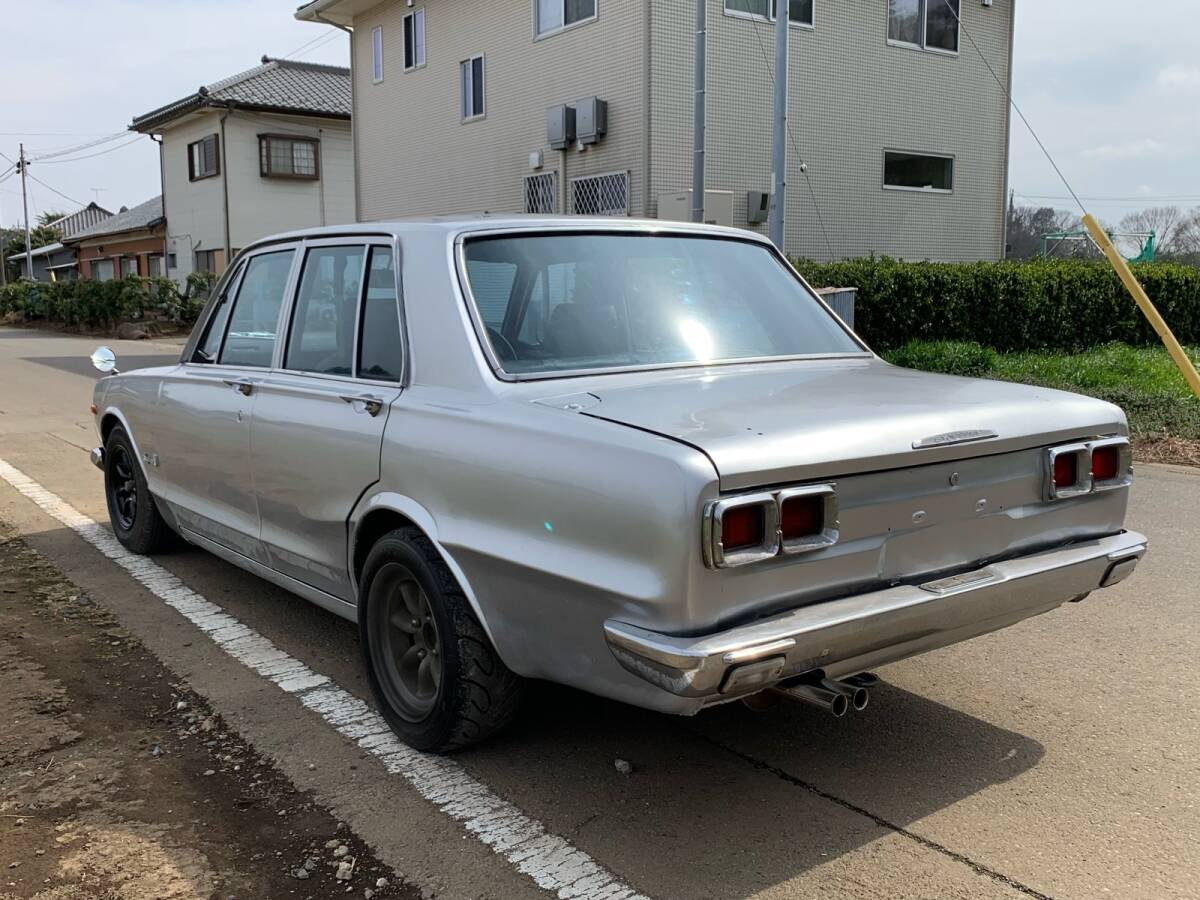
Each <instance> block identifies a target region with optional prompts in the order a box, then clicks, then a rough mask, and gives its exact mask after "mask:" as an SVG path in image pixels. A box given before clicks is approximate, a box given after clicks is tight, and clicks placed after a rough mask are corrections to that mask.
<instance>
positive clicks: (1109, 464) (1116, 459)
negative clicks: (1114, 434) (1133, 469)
mask: <svg viewBox="0 0 1200 900" xmlns="http://www.w3.org/2000/svg"><path fill="white" fill-rule="evenodd" d="M1120 473H1121V452H1120V450H1119V449H1118V448H1117V447H1098V448H1096V450H1095V451H1094V452H1093V453H1092V478H1093V479H1095V480H1096V481H1112V480H1113V479H1115V478H1116V477H1117V476H1118V475H1119V474H1120ZM1056 483H1057V481H1056Z"/></svg>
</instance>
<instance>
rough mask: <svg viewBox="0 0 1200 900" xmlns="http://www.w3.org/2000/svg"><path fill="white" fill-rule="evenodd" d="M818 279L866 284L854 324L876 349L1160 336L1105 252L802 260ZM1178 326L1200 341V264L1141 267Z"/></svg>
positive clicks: (1143, 341)
mask: <svg viewBox="0 0 1200 900" xmlns="http://www.w3.org/2000/svg"><path fill="white" fill-rule="evenodd" d="M795 265H796V268H797V269H798V270H799V271H800V273H801V274H802V275H804V276H805V278H807V279H808V281H809V282H810V283H811V284H812V285H813V286H814V287H854V288H857V289H858V298H857V303H856V307H855V313H854V315H855V327H856V330H857V331H858V333H859V334H860V335H862V337H863V338H864V339H865V340H866V341H867V343H868V344H870V345H871V346H872V347H873V348H874V349H875V350H877V351H880V352H883V351H887V350H894V349H896V348H899V347H902V346H903V345H905V344H907V343H908V342H909V341H912V340H927V341H934V340H950V341H975V342H978V343H980V344H983V345H985V346H989V347H994V348H995V349H997V350H1001V351H1010V350H1041V349H1052V350H1067V351H1075V350H1080V349H1084V348H1088V347H1094V346H1097V345H1100V344H1107V343H1110V342H1113V341H1122V342H1124V343H1126V344H1132V345H1137V346H1146V345H1152V344H1157V343H1158V337H1157V335H1156V334H1155V333H1154V329H1153V328H1151V327H1150V324H1149V323H1148V322H1147V321H1146V320H1145V317H1143V316H1142V314H1141V311H1140V310H1139V309H1138V308H1137V305H1136V304H1135V303H1134V302H1133V298H1131V297H1130V296H1129V294H1128V292H1127V291H1126V290H1125V287H1124V285H1122V284H1121V282H1120V280H1119V279H1118V278H1117V276H1116V273H1114V272H1113V271H1112V269H1111V267H1110V266H1109V265H1108V263H1107V262H1105V261H1102V260H1101V261H1089V260H1034V261H1031V262H978V263H933V262H901V261H898V260H894V259H889V258H886V257H885V258H881V259H854V260H847V261H845V262H836V263H817V262H813V261H811V260H796V261H795ZM1134 270H1135V272H1136V273H1137V276H1138V278H1139V279H1140V280H1141V282H1142V284H1143V285H1144V286H1145V288H1146V291H1147V293H1148V294H1149V295H1150V297H1151V299H1152V300H1153V301H1154V302H1155V304H1156V305H1157V306H1158V309H1159V312H1161V313H1162V315H1163V317H1164V318H1166V320H1167V322H1168V323H1169V324H1170V326H1171V328H1172V330H1173V331H1174V332H1175V334H1176V336H1177V337H1178V338H1179V339H1180V341H1182V342H1183V343H1186V344H1200V269H1197V268H1194V267H1191V266H1185V265H1181V264H1178V263H1170V262H1156V263H1141V264H1138V265H1137V266H1135V267H1134Z"/></svg>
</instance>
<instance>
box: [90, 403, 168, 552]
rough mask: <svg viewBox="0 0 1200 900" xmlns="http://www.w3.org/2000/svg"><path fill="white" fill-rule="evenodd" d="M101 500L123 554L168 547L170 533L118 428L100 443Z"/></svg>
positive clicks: (124, 435)
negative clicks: (102, 494)
mask: <svg viewBox="0 0 1200 900" xmlns="http://www.w3.org/2000/svg"><path fill="white" fill-rule="evenodd" d="M104 497H105V500H107V502H108V518H109V521H110V522H111V523H112V530H113V533H114V534H115V535H116V536H117V540H118V541H120V542H121V546H123V547H124V548H125V549H126V550H130V551H132V552H133V553H139V554H142V555H145V554H149V553H157V552H158V551H159V550H162V549H164V548H165V547H167V546H168V545H169V544H170V542H171V539H172V537H173V532H172V531H171V528H170V526H169V525H167V523H166V520H165V519H163V517H162V514H161V513H160V512H159V511H158V506H157V505H156V504H155V500H154V497H153V495H151V493H150V488H149V487H148V486H147V484H146V476H145V474H143V472H142V467H141V465H140V464H139V463H138V457H137V451H136V450H134V449H133V441H131V440H130V439H129V435H128V434H126V432H125V429H124V428H122V427H121V426H120V425H118V426H116V427H115V428H113V430H112V431H111V432H109V435H108V440H107V441H105V442H104Z"/></svg>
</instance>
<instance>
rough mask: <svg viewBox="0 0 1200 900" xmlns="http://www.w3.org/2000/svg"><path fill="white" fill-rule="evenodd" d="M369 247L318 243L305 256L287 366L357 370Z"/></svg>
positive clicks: (322, 372)
mask: <svg viewBox="0 0 1200 900" xmlns="http://www.w3.org/2000/svg"><path fill="white" fill-rule="evenodd" d="M365 255H366V248H365V247H317V248H315V249H312V250H309V251H308V255H307V256H306V257H305V259H304V274H303V275H301V277H300V293H299V295H298V296H297V297H296V306H295V309H294V310H293V312H292V328H291V332H290V335H289V337H288V347H287V357H286V359H285V360H284V368H285V369H295V370H296V371H299V372H315V373H317V374H319V375H351V374H353V372H354V325H355V315H356V313H357V310H358V298H359V296H360V294H361V291H362V276H363V257H364V256H365Z"/></svg>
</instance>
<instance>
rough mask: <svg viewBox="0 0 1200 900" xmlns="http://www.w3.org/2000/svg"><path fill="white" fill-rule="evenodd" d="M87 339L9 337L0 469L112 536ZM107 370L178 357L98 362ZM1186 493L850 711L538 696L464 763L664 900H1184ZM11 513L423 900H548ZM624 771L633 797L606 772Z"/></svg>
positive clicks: (127, 349) (329, 634) (283, 627)
mask: <svg viewBox="0 0 1200 900" xmlns="http://www.w3.org/2000/svg"><path fill="white" fill-rule="evenodd" d="M96 343H97V342H96V341H95V340H88V339H81V338H69V337H62V336H52V335H39V334H35V333H31V332H27V331H16V330H5V329H0V460H4V461H7V462H8V463H9V464H10V465H11V466H14V467H16V468H17V469H19V470H21V471H22V472H24V473H25V474H26V475H28V476H29V477H30V478H32V479H34V480H35V481H36V482H37V483H38V484H40V485H41V486H43V487H44V488H46V489H47V490H49V491H52V492H54V494H56V495H57V496H59V497H61V498H62V499H63V500H65V501H66V502H67V503H69V504H71V505H72V506H73V507H75V508H76V509H77V510H79V511H81V512H83V513H84V514H86V515H88V516H91V517H92V518H94V519H96V520H97V521H101V522H105V521H107V520H106V516H105V513H104V500H103V495H102V491H101V476H100V474H99V473H98V472H97V471H96V470H95V469H93V468H92V467H91V466H90V465H89V464H88V462H87V459H86V455H85V452H84V451H86V450H87V449H90V448H91V447H92V446H94V445H95V443H96V441H95V437H94V433H93V429H92V423H91V417H90V415H89V414H88V409H87V407H88V404H89V402H90V385H91V381H92V375H90V374H88V372H87V369H86V368H83V367H80V366H79V365H77V364H75V363H73V362H71V361H72V360H78V359H83V358H85V357H86V356H87V355H88V354H89V353H90V351H91V349H92V348H93V346H94V345H95V344H96ZM111 346H113V348H114V349H115V350H116V352H117V354H118V358H119V359H132V358H134V357H137V358H142V357H148V358H152V357H154V356H156V355H161V356H163V357H164V358H168V357H171V356H174V355H175V354H177V352H178V347H177V345H174V344H152V343H146V342H139V343H130V344H123V343H121V342H111ZM1197 510H1200V471H1194V470H1190V469H1179V468H1171V467H1165V466H1142V467H1139V469H1138V472H1137V481H1136V484H1135V486H1134V489H1133V496H1132V505H1131V512H1130V526H1131V527H1133V528H1136V529H1138V530H1139V531H1142V532H1144V533H1146V534H1147V535H1148V536H1149V538H1150V542H1151V549H1150V554H1149V556H1148V557H1147V558H1146V560H1145V561H1144V562H1143V564H1142V566H1141V567H1140V568H1139V570H1138V572H1137V573H1136V575H1135V576H1134V577H1133V578H1132V579H1130V580H1129V581H1127V582H1125V583H1124V584H1121V585H1119V586H1118V587H1116V588H1114V589H1111V590H1109V591H1104V592H1101V593H1099V594H1095V595H1093V597H1092V598H1091V599H1089V600H1088V601H1087V602H1085V603H1083V604H1078V605H1069V606H1067V607H1065V608H1062V609H1059V610H1057V611H1055V612H1053V613H1050V614H1049V615H1046V616H1043V617H1040V618H1038V619H1034V620H1031V621H1029V622H1026V623H1023V624H1021V625H1019V626H1017V627H1015V628H1012V629H1009V630H1007V631H1004V632H1001V633H999V634H996V635H991V636H988V637H985V638H981V639H978V640H976V641H972V642H969V643H967V644H963V645H959V646H957V647H953V648H949V649H947V650H943V651H939V652H937V653H934V654H930V655H928V656H925V657H922V658H919V659H916V660H910V661H907V662H904V663H900V664H897V665H894V666H890V667H887V668H886V669H883V670H881V671H880V673H879V674H880V675H881V676H882V677H883V679H884V682H885V684H883V685H882V686H881V687H880V688H879V689H877V690H876V691H875V692H874V693H873V695H872V704H871V707H870V708H869V709H868V710H867V711H866V712H864V713H862V714H859V715H852V716H850V717H848V718H847V719H844V720H840V721H835V720H832V719H829V718H827V717H825V716H824V715H822V714H821V713H819V712H817V711H815V710H809V709H806V708H801V707H795V706H790V705H785V706H781V707H778V708H776V709H774V710H772V711H770V712H768V713H762V714H754V713H750V712H749V711H747V710H744V709H742V708H740V707H724V708H720V709H717V710H713V711H710V712H708V713H706V714H704V715H701V716H699V717H697V718H694V719H687V720H685V719H674V718H668V717H665V716H658V715H652V714H649V713H646V712H642V711H639V710H634V709H629V708H626V707H622V706H619V705H617V704H614V703H610V702H607V701H603V700H599V699H596V698H593V697H590V696H587V695H584V694H580V693H576V692H573V691H568V690H565V689H560V688H555V687H550V686H545V687H538V688H537V689H536V690H535V691H534V692H533V696H532V698H531V701H530V702H529V703H528V704H527V706H526V709H525V711H524V713H523V714H522V717H521V719H520V720H519V721H518V722H517V724H516V727H514V728H512V729H511V730H510V731H509V732H507V733H506V734H505V735H504V736H502V737H501V738H500V739H499V740H496V741H493V742H492V743H490V744H488V745H486V746H484V747H481V748H477V749H474V750H471V751H469V752H467V753H463V754H460V755H459V756H458V757H456V759H457V761H458V763H460V764H461V766H462V767H463V768H464V769H465V770H466V772H467V773H469V775H470V776H472V777H473V778H474V779H475V780H476V781H477V782H479V783H481V784H482V785H485V786H486V787H487V788H490V790H491V791H492V792H494V794H495V795H497V796H499V797H500V798H503V800H506V801H508V802H509V803H511V804H512V805H514V806H515V807H517V808H518V809H519V810H520V811H521V812H523V813H524V814H525V815H526V816H528V817H529V818H530V819H531V820H535V821H536V822H539V823H541V825H542V826H544V828H545V829H546V831H547V832H548V833H550V834H553V835H558V836H561V837H562V838H564V839H565V840H566V841H568V842H569V843H570V845H571V846H573V847H574V848H577V849H578V850H580V851H582V852H583V853H586V854H588V856H590V858H591V859H592V860H595V861H596V862H597V863H598V864H599V865H601V866H603V867H604V868H605V869H607V870H608V872H610V873H612V874H613V875H614V876H615V877H616V878H617V879H619V881H620V883H622V884H624V885H627V886H630V887H632V888H633V889H636V890H637V891H638V892H641V893H642V894H644V895H646V896H649V897H656V898H703V897H749V896H754V897H771V898H774V897H810V896H813V897H821V898H843V897H844V898H863V897H930V898H934V897H937V898H942V897H971V898H975V897H985V898H987V897H1013V898H1020V897H1053V898H1093V897H1101V896H1111V897H1137V898H1143V897H1147V898H1173V897H1200V687H1198V682H1200V679H1198V677H1197V661H1198V660H1200V604H1198V603H1197V600H1198V599H1200V597H1198V595H1197V590H1196V587H1195V571H1196V568H1197V564H1198V563H1200V541H1198V540H1197V533H1198V529H1197V526H1196V521H1197V519H1196V517H1197ZM0 517H3V518H5V519H7V520H9V521H10V522H13V523H15V524H16V525H17V527H18V528H19V529H20V530H21V532H22V533H23V534H24V535H25V536H26V538H27V540H28V541H29V542H30V543H31V544H32V545H33V546H35V547H36V548H37V549H39V550H41V551H42V552H44V553H46V554H47V555H48V556H49V557H50V558H51V559H52V560H53V561H54V562H55V563H56V564H57V565H58V566H60V567H61V568H62V569H63V571H64V572H65V573H66V574H67V575H68V577H70V578H72V579H73V580H75V581H76V582H77V583H79V584H80V585H81V586H83V587H85V588H86V589H87V590H89V592H90V593H91V595H92V596H93V597H94V598H95V599H96V600H98V601H99V602H101V603H103V604H105V605H107V606H109V607H110V608H111V609H112V610H113V611H114V612H115V613H116V614H117V616H118V617H119V618H120V619H121V621H122V622H123V623H124V624H125V625H126V627H128V628H130V629H131V630H132V631H134V632H135V633H136V634H137V635H138V636H139V637H140V638H141V639H142V640H143V641H144V642H145V643H146V645H147V646H149V647H150V648H151V649H152V650H153V651H154V652H155V653H156V654H157V655H158V656H159V657H160V659H162V661H163V662H164V663H165V664H166V665H167V666H168V667H169V668H171V669H173V670H174V671H175V672H176V673H177V674H178V675H180V676H181V677H182V678H184V679H186V680H187V682H188V683H189V685H190V686H191V687H192V688H194V689H195V690H196V691H197V692H199V693H200V694H202V695H204V696H205V697H207V698H208V700H209V702H210V703H211V704H212V705H213V706H214V707H215V708H216V709H217V710H218V711H220V712H221V713H222V714H223V715H224V716H225V717H226V718H227V720H228V721H229V722H230V723H231V724H232V725H233V726H234V727H236V728H237V729H238V730H239V731H240V732H241V734H242V735H243V736H244V737H245V738H246V739H247V740H248V741H250V742H251V743H252V744H254V746H255V747H256V748H257V749H258V750H260V752H263V753H265V754H267V755H268V756H270V757H271V758H272V759H273V760H274V761H275V762H276V764H277V765H278V766H279V768H280V769H281V770H282V771H283V772H284V773H285V774H286V775H287V776H288V777H290V778H291V779H292V781H293V783H294V784H295V785H296V786H297V787H299V788H301V789H307V790H311V791H313V792H314V795H315V796H316V797H317V798H318V799H319V800H320V801H321V802H322V803H324V804H326V805H327V806H328V807H329V809H330V810H331V811H332V812H333V813H334V814H335V815H336V816H337V817H338V818H339V819H342V820H344V821H346V822H347V823H348V824H349V825H350V826H351V827H352V828H353V829H354V830H355V831H356V832H357V833H358V834H359V835H362V836H363V838H364V839H365V840H367V841H368V842H369V843H371V844H372V846H373V848H374V850H375V851H376V853H377V854H378V855H379V857H380V859H381V860H382V861H383V862H385V863H387V864H389V865H392V866H394V867H395V868H396V869H397V870H399V871H401V872H404V873H405V874H406V875H408V876H409V877H411V878H412V879H413V880H414V881H416V882H418V883H420V884H422V885H428V886H429V887H431V888H432V889H433V890H435V891H436V892H437V893H438V895H439V896H449V897H460V896H461V897H477V898H478V897H525V896H530V897H532V896H545V892H543V891H542V890H540V889H539V888H538V887H537V886H536V885H535V884H534V882H533V881H532V880H531V879H530V878H529V877H527V875H525V874H522V873H521V872H520V871H518V868H519V867H518V866H516V865H515V864H514V862H513V861H512V860H511V859H509V858H506V857H505V855H504V854H503V853H501V852H496V850H495V849H493V848H491V847H488V846H486V845H485V844H484V843H482V842H481V841H480V840H477V839H476V838H475V837H474V836H473V835H472V833H471V832H470V831H468V830H467V829H464V827H463V826H462V824H461V822H460V821H458V820H456V819H454V818H453V817H451V816H449V815H447V814H446V813H445V812H444V811H443V810H442V809H440V808H439V807H438V806H436V805H435V804H433V803H430V802H429V801H428V800H427V799H426V797H427V796H428V793H427V792H423V791H422V790H421V789H420V787H421V786H420V785H419V784H415V783H410V782H409V781H407V780H405V779H404V778H399V777H396V776H395V775H392V774H389V773H388V771H387V769H386V768H385V767H384V766H383V765H381V764H379V762H378V761H377V760H376V759H375V758H374V757H372V756H371V755H370V754H369V753H367V752H365V751H364V750H363V749H361V748H360V747H359V746H355V745H354V744H352V743H350V742H348V741H347V740H346V739H345V738H344V737H342V736H341V735H339V734H338V733H337V732H335V731H333V730H332V729H330V728H329V727H328V725H327V723H326V722H325V721H323V720H322V719H321V718H319V717H318V716H317V715H315V714H314V713H313V712H312V711H311V709H307V708H305V707H304V706H303V705H302V704H301V703H299V702H298V701H297V700H296V699H295V698H294V697H292V696H289V695H286V694H284V693H282V692H280V691H279V690H278V689H277V688H276V687H275V686H274V685H272V684H271V683H270V682H268V681H267V680H266V679H264V678H263V677H261V676H259V675H257V674H255V673H254V672H252V671H250V670H249V669H247V668H246V667H245V666H243V665H241V664H240V663H238V662H236V661H235V660H233V659H231V658H230V657H229V656H228V655H226V654H223V653H222V652H221V651H220V650H218V649H217V648H216V647H215V646H214V645H213V644H212V643H211V641H209V640H208V639H207V638H206V637H205V636H204V635H203V633H202V632H201V631H200V630H199V629H197V628H196V627H195V626H194V625H193V624H191V623H190V622H188V621H187V620H186V619H184V618H183V617H182V616H181V615H180V614H179V613H177V612H176V611H175V610H173V609H171V608H169V607H167V606H165V605H164V604H163V603H162V602H161V600H159V599H158V598H156V597H155V596H154V595H153V594H152V593H151V592H150V591H148V590H146V588H145V587H143V586H142V585H140V584H139V583H138V582H136V581H134V580H133V579H132V578H131V577H130V576H129V574H128V573H127V572H126V570H125V569H123V568H120V567H119V566H117V565H115V564H114V563H113V562H112V561H110V560H109V559H107V558H105V557H104V556H103V555H101V554H100V553H98V552H97V551H96V550H95V549H94V548H93V547H92V546H90V545H89V544H87V543H85V542H84V541H83V540H81V539H80V537H79V536H78V535H77V534H76V533H75V532H73V531H71V530H69V529H67V528H65V527H64V526H63V525H62V524H61V522H60V521H57V520H55V519H54V518H52V517H51V516H49V515H47V514H46V512H45V511H44V510H43V509H42V508H39V506H37V505H35V504H34V503H32V502H30V500H29V498H28V497H27V496H23V495H22V494H19V493H17V492H16V491H14V490H13V489H11V488H10V487H9V485H8V484H6V483H5V482H3V481H0ZM157 561H158V563H159V564H160V565H162V566H163V567H165V568H166V569H167V570H169V571H170V572H172V573H174V574H175V575H177V576H178V577H179V578H180V579H182V581H183V582H184V583H185V584H186V585H187V586H188V587H190V588H192V589H194V590H195V591H197V592H199V593H200V594H202V595H203V596H204V597H206V598H207V599H208V600H209V601H211V602H213V603H215V604H217V605H219V606H221V607H222V608H224V609H225V610H226V611H228V612H229V613H230V614H232V615H233V616H235V617H236V618H237V619H239V620H240V621H241V622H243V623H245V624H246V625H248V626H249V627H251V628H253V629H255V630H256V631H257V632H259V633H260V634H262V635H264V636H266V637H267V638H269V639H270V640H271V641H273V642H274V643H275V645H276V646H278V647H279V648H281V649H282V650H284V651H286V652H287V653H288V654H291V655H292V656H293V657H295V658H296V659H298V660H301V661H303V662H304V663H305V664H306V665H307V666H308V667H309V668H311V669H312V670H313V671H315V672H317V673H320V674H323V675H327V676H329V677H330V678H331V679H332V681H333V682H334V683H336V684H337V685H339V686H340V687H341V688H344V689H345V690H346V691H349V692H350V693H352V694H354V695H357V696H360V697H364V698H365V697H366V696H367V692H366V686H365V684H364V682H363V679H362V677H361V675H360V672H359V660H358V646H357V639H356V635H355V632H354V629H353V627H352V626H350V625H349V624H348V623H345V622H343V621H341V620H339V619H336V618H334V617H333V616H331V615H330V614H327V613H325V612H322V611H321V610H318V609H316V608H315V607H311V606H308V605H306V604H305V603H304V602H303V601H300V600H299V599H297V598H295V597H292V596H291V595H288V594H286V593H285V592H283V591H280V590H278V589H276V588H274V587H272V586H270V585H268V584H266V583H265V582H263V581H261V580H259V579H256V578H254V577H252V576H250V575H247V574H244V573H242V572H241V571H239V570H237V569H234V568H232V567H230V566H228V565H226V564H225V563H222V562H220V561H218V560H217V559H215V558H213V557H211V556H208V555H207V554H205V553H203V552H200V551H197V550H181V551H179V552H177V553H174V554H171V555H168V556H164V557H160V558H158V560H157ZM617 758H621V759H625V760H629V761H630V762H632V763H633V765H634V767H635V771H634V773H633V774H632V775H629V776H626V775H622V774H620V773H618V772H617V771H616V770H615V768H614V765H613V762H614V760H615V759H617Z"/></svg>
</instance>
